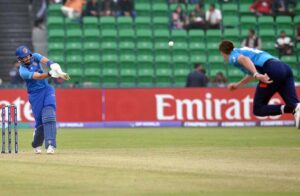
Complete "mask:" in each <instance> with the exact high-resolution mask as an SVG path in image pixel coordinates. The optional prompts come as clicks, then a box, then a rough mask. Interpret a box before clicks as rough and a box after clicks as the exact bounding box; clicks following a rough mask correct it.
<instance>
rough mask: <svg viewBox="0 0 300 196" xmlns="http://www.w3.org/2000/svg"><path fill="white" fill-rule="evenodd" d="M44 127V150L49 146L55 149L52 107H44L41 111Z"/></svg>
mask: <svg viewBox="0 0 300 196" xmlns="http://www.w3.org/2000/svg"><path fill="white" fill-rule="evenodd" d="M42 121H43V126H44V136H45V148H46V149H47V148H48V146H49V145H51V146H54V147H56V114H55V110H54V108H53V107H52V106H46V107H44V108H43V111H42Z"/></svg>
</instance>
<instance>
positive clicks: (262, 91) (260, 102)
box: [253, 82, 281, 116]
mask: <svg viewBox="0 0 300 196" xmlns="http://www.w3.org/2000/svg"><path fill="white" fill-rule="evenodd" d="M277 89H278V86H277V84H276V83H271V84H264V83H261V82H260V83H259V84H258V85H257V87H256V92H255V95H254V101H253V114H254V115H256V116H276V115H279V114H281V109H280V108H281V105H268V103H269V101H270V99H271V97H272V96H273V95H274V94H275V93H276V92H277Z"/></svg>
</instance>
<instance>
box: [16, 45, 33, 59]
mask: <svg viewBox="0 0 300 196" xmlns="http://www.w3.org/2000/svg"><path fill="white" fill-rule="evenodd" d="M29 55H32V52H31V50H30V49H29V48H28V47H27V46H19V47H18V48H17V49H16V56H17V57H18V58H24V57H26V56H29Z"/></svg>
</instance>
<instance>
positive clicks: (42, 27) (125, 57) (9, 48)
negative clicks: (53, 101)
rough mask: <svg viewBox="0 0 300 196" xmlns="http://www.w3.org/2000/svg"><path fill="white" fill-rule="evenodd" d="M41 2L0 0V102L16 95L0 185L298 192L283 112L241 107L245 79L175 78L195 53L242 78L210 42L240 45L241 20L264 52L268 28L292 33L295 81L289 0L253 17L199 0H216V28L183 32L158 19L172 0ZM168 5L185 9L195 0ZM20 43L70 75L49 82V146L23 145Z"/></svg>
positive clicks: (211, 70)
mask: <svg viewBox="0 0 300 196" xmlns="http://www.w3.org/2000/svg"><path fill="white" fill-rule="evenodd" d="M88 1H89V0H88ZM45 2H46V1H42V0H32V1H27V0H1V1H0V26H1V28H0V35H1V36H0V43H1V44H0V78H1V79H2V83H1V90H0V105H2V104H14V105H16V106H17V108H18V110H19V111H20V112H19V116H18V120H19V121H20V122H21V123H20V127H21V128H24V129H20V154H18V155H16V156H14V155H11V156H6V155H1V156H0V158H1V161H0V167H1V168H2V171H1V178H0V195H31V196H32V195H228V196H232V195H239V196H240V195H262V196H265V195H272V196H274V195H289V196H291V195H299V193H300V169H299V164H300V156H299V152H300V144H299V137H300V136H299V131H298V130H296V129H295V128H294V127H287V126H292V125H294V121H293V118H292V116H288V115H283V116H275V117H266V118H258V117H255V116H253V115H252V114H251V105H252V97H253V92H254V87H253V86H252V85H251V86H249V87H247V88H243V89H241V90H240V91H238V92H229V91H228V90H227V89H226V88H218V87H215V86H213V85H212V84H209V86H208V87H206V88H184V87H185V82H186V77H187V75H188V73H190V72H191V71H193V67H194V64H195V63H201V64H202V65H203V66H204V68H205V70H206V74H207V76H208V77H209V78H214V77H215V75H216V73H217V72H219V71H222V72H223V73H224V74H225V76H226V78H227V79H228V81H229V82H234V81H237V80H239V79H240V78H241V77H243V75H242V74H241V72H240V71H239V70H236V69H235V68H234V67H232V66H228V65H227V64H225V63H224V61H223V59H222V56H221V55H220V54H219V52H218V43H219V42H220V40H222V39H230V40H232V41H233V42H234V43H235V44H236V46H240V43H241V41H242V40H243V39H244V38H245V37H246V36H247V34H248V30H249V29H250V28H253V29H255V31H256V34H257V35H258V36H259V37H260V38H261V39H262V49H263V50H266V51H268V52H270V53H271V54H273V55H275V56H279V55H278V52H277V50H276V49H275V47H274V45H275V41H276V38H277V36H278V35H279V33H280V31H281V30H285V31H286V33H287V35H288V36H290V37H292V38H293V42H294V44H295V45H294V47H295V49H294V52H293V54H292V55H289V56H282V57H280V58H281V59H282V60H284V61H285V62H287V63H288V64H289V65H290V66H291V67H292V69H293V72H294V75H295V78H296V81H299V79H300V77H299V74H300V73H299V69H300V67H299V66H300V64H299V62H300V52H299V46H300V44H299V43H298V44H297V43H296V40H295V36H296V26H297V25H299V23H300V2H297V5H296V6H295V7H294V8H293V9H294V13H295V14H294V15H291V16H290V15H280V16H273V15H270V16H256V15H254V14H253V13H252V12H251V11H250V9H249V6H250V5H251V4H252V3H253V1H252V0H228V1H218V0H205V1H202V2H204V10H205V11H206V10H207V9H208V7H209V4H210V3H215V5H216V7H217V8H218V9H220V10H221V12H222V21H221V26H220V28H219V29H208V30H203V29H191V30H189V31H186V30H183V29H181V30H174V29H171V28H170V16H171V13H172V12H173V11H174V10H175V8H176V6H177V3H168V2H167V1H166V0H135V1H134V7H135V13H136V16H135V17H134V18H132V17H121V16H120V17H114V16H106V17H104V16H99V17H92V16H84V17H82V19H80V20H77V21H73V20H70V19H68V18H66V17H65V16H64V15H63V14H62V12H61V6H62V4H63V2H60V3H54V2H55V1H51V2H52V3H50V1H49V2H48V3H47V4H46V6H45V4H43V3H45ZM180 5H181V7H182V9H183V10H184V12H186V13H189V12H190V11H191V10H193V9H194V6H195V5H194V4H183V3H182V4H180ZM84 8H85V7H83V9H84ZM39 11H42V12H41V13H44V15H43V14H42V15H43V19H44V20H43V22H42V23H40V22H41V21H39V20H37V19H38V17H37V14H38V13H39ZM169 40H172V41H174V43H175V44H174V46H173V47H169V46H168V42H169ZM21 44H26V45H27V46H29V47H30V48H32V49H33V51H35V52H40V53H41V54H42V55H45V56H48V57H49V58H50V59H51V60H53V61H55V62H58V63H59V64H60V65H61V66H62V67H63V69H64V70H65V71H67V72H68V73H69V74H70V75H71V78H72V80H70V81H69V82H62V81H52V84H53V85H54V86H55V87H56V88H57V91H56V95H57V105H58V107H57V119H58V123H57V125H58V127H59V129H58V130H59V131H58V149H57V153H56V154H55V155H54V156H47V155H46V154H45V153H42V154H41V155H40V156H36V155H34V154H33V153H32V151H31V146H30V142H31V137H32V130H33V129H32V128H33V117H32V113H31V109H30V104H29V103H28V99H27V94H26V90H25V88H24V83H22V82H21V83H14V82H13V81H12V77H14V76H15V73H16V67H15V63H16V57H15V49H16V47H17V46H19V45H21ZM253 84H254V83H253ZM297 90H298V93H299V90H300V89H299V88H297ZM281 101H282V100H281V99H279V98H278V96H275V97H274V98H273V99H272V100H271V102H273V103H278V102H281ZM246 126H247V127H246ZM259 126H280V127H271V128H270V127H259ZM65 127H69V128H70V127H72V129H64V128H65ZM75 127H76V128H77V129H75ZM120 127H123V129H119V128H120ZM125 127H126V128H125ZM140 127H148V128H147V129H145V128H140ZM149 127H156V128H149ZM166 127H169V128H166ZM176 127H177V128H176ZM179 127H201V128H184V129H183V128H179ZM208 127H210V128H208ZM225 127H230V128H225ZM233 127H238V128H233ZM25 128H26V129H25ZM92 128H93V129H92Z"/></svg>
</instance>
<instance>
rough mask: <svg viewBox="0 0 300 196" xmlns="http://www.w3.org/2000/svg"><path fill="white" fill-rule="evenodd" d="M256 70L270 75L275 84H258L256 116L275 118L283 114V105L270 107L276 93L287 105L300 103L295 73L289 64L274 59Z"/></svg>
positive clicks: (254, 106)
mask: <svg viewBox="0 0 300 196" xmlns="http://www.w3.org/2000/svg"><path fill="white" fill-rule="evenodd" d="M256 68H257V70H258V71H259V72H260V73H261V74H265V73H266V74H268V76H269V77H270V79H271V80H273V83H271V84H265V83H262V82H259V83H258V85H257V87H256V92H255V95H254V103H253V113H254V115H256V116H274V115H280V114H281V109H280V108H281V106H282V105H268V102H269V101H270V99H271V98H272V96H273V95H274V94H275V93H276V92H277V93H279V95H280V96H281V97H282V99H283V100H284V102H285V103H286V104H287V105H296V104H297V103H299V100H298V97H297V94H296V88H295V83H294V77H293V73H292V70H291V68H290V67H289V66H288V65H287V64H285V63H283V62H281V61H279V60H274V59H272V60H268V61H267V62H265V64H264V66H263V67H256Z"/></svg>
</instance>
